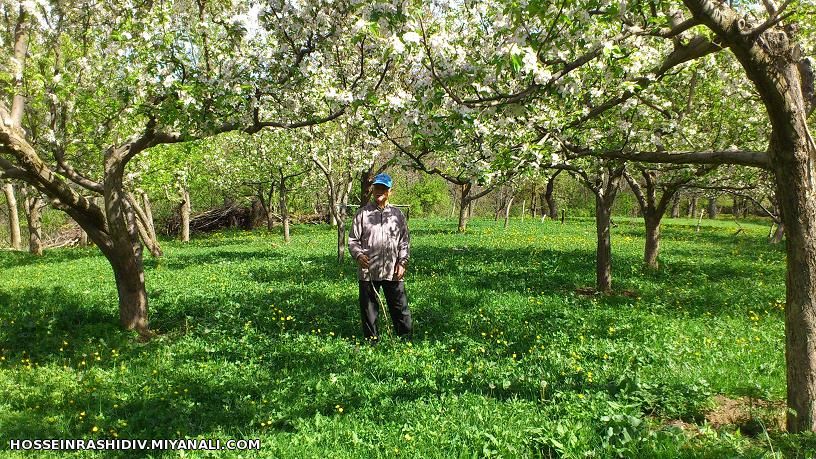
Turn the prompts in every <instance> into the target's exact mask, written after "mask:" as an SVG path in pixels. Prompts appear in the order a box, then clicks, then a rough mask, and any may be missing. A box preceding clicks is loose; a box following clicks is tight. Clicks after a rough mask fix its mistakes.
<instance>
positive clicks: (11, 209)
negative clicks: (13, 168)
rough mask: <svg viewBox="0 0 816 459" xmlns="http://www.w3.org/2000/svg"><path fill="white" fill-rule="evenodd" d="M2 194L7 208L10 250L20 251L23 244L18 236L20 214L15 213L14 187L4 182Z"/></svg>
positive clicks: (15, 198)
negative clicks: (4, 196) (4, 195)
mask: <svg viewBox="0 0 816 459" xmlns="http://www.w3.org/2000/svg"><path fill="white" fill-rule="evenodd" d="M3 192H4V193H5V194H6V205H7V206H8V214H9V236H10V237H11V248H12V249H14V250H21V249H22V248H23V242H22V236H21V235H20V214H19V213H18V212H17V197H16V196H15V194H14V185H13V184H12V183H11V182H6V183H5V184H4V185H3Z"/></svg>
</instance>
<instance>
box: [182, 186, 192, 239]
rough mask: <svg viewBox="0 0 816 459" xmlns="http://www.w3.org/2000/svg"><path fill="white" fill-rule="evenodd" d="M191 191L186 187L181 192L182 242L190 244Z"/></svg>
mask: <svg viewBox="0 0 816 459" xmlns="http://www.w3.org/2000/svg"><path fill="white" fill-rule="evenodd" d="M191 211H192V206H191V204H190V190H188V189H187V187H186V186H185V187H184V188H182V190H181V242H190V212H191Z"/></svg>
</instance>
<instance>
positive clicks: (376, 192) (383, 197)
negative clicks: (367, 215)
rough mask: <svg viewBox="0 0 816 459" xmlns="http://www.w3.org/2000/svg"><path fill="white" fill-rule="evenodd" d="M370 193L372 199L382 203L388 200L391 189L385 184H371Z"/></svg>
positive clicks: (379, 203)
mask: <svg viewBox="0 0 816 459" xmlns="http://www.w3.org/2000/svg"><path fill="white" fill-rule="evenodd" d="M371 194H372V195H373V196H374V200H375V201H376V202H377V204H378V205H383V204H385V203H386V202H387V201H388V196H389V195H390V194H391V190H389V189H388V187H386V186H385V185H383V184H380V183H377V184H375V185H372V187H371Z"/></svg>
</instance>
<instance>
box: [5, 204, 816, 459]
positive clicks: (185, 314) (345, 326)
mask: <svg viewBox="0 0 816 459" xmlns="http://www.w3.org/2000/svg"><path fill="white" fill-rule="evenodd" d="M616 222H617V223H618V226H617V227H616V228H614V230H613V275H614V286H615V290H616V293H615V294H613V295H611V296H597V295H592V294H589V295H587V294H583V293H579V292H583V291H585V290H586V289H585V288H586V287H591V286H592V285H593V282H594V244H595V241H594V237H595V230H594V226H593V222H592V220H590V219H585V220H569V221H567V222H566V223H565V224H560V223H557V222H551V221H547V222H543V223H542V222H539V221H531V220H529V219H528V220H527V221H525V222H524V223H521V222H519V221H518V220H514V221H513V222H512V223H511V227H510V228H509V229H507V230H503V229H502V227H501V222H498V223H497V222H493V221H488V220H484V221H474V222H471V225H470V228H469V230H468V233H467V234H466V235H460V234H456V233H455V229H456V222H454V221H445V220H421V219H413V220H411V222H410V227H411V229H412V246H413V250H412V262H411V265H410V271H409V275H408V279H407V288H408V295H409V300H410V305H411V309H412V311H413V315H414V321H415V322H414V323H415V339H414V341H413V343H411V344H404V343H401V342H397V341H396V340H392V339H390V338H389V337H388V336H387V334H386V335H385V337H384V340H383V342H382V343H381V344H380V345H379V346H376V347H372V346H368V345H365V344H361V343H360V342H359V341H360V335H361V332H360V324H359V312H358V306H357V283H356V277H355V271H354V268H353V266H352V264H351V262H350V261H348V259H347V261H346V263H344V264H343V265H342V266H338V265H337V263H336V261H335V254H334V248H333V241H334V240H335V235H334V233H333V230H332V229H331V228H329V227H327V226H296V227H295V228H294V230H293V241H292V243H291V244H289V245H285V244H283V243H282V241H281V237H280V236H279V235H278V234H269V233H265V232H256V233H242V232H227V233H222V234H214V235H210V236H206V237H198V238H195V239H194V240H193V241H192V242H191V243H189V244H187V245H182V244H180V243H177V242H173V241H165V242H164V243H163V246H164V249H165V253H166V255H165V256H164V257H163V258H162V259H161V260H153V259H149V258H148V259H147V261H146V277H147V288H148V292H149V296H150V320H151V325H152V327H153V328H154V330H156V331H157V332H158V333H159V337H158V338H156V339H154V340H152V341H151V342H149V343H147V344H142V343H139V342H137V340H135V339H134V336H133V334H132V333H129V332H124V331H121V330H120V329H119V328H118V327H117V320H118V312H117V308H116V294H115V287H114V283H113V276H112V272H111V269H110V267H109V266H108V265H107V263H106V261H105V259H104V258H103V257H102V256H101V255H100V254H99V252H98V251H97V250H95V249H61V250H54V251H50V252H47V253H46V255H45V256H44V257H42V258H33V257H31V256H29V255H28V254H25V253H12V252H9V251H2V252H0V305H1V307H0V394H2V395H1V396H0V456H4V457H8V456H10V457H30V456H31V455H30V454H27V453H22V452H10V451H8V449H7V448H8V445H9V443H8V442H9V440H10V439H21V438H29V439H31V438H40V439H42V438H87V439H92V438H104V439H113V438H118V439H178V438H205V439H221V440H222V444H225V443H226V440H227V439H255V438H257V439H260V442H261V450H260V451H259V452H255V453H252V452H246V451H243V452H238V451H232V452H230V451H220V452H202V451H186V455H185V457H202V456H208V457H209V456H212V457H216V456H217V457H239V456H240V457H248V456H251V457H255V456H261V457H292V458H301V457H320V458H322V457H347V458H357V457H418V458H420V457H421V458H427V457H493V456H498V457H616V456H624V457H665V458H673V457H711V458H719V457H773V456H772V454H777V455H778V454H780V453H781V454H784V455H785V457H813V456H814V454H816V436H814V435H811V434H804V435H796V436H794V435H788V434H786V433H784V432H783V431H782V430H781V429H780V425H779V423H780V419H781V418H782V417H784V403H782V402H783V401H784V397H785V368H784V346H783V343H784V335H783V333H784V330H783V305H784V292H785V287H784V274H785V273H784V271H785V268H784V251H783V246H782V245H780V246H773V245H770V244H768V243H767V241H766V239H765V237H766V235H767V232H768V227H767V225H764V226H763V225H760V224H749V223H741V225H742V228H743V231H742V232H740V233H739V234H736V235H735V232H736V230H737V227H736V225H735V224H734V223H733V222H727V221H714V222H708V221H704V222H703V227H702V229H701V230H700V232H699V233H696V232H695V230H694V226H695V225H696V222H695V221H691V220H682V219H680V220H671V219H667V220H666V221H665V222H664V226H663V239H662V253H661V256H660V262H661V268H660V269H659V270H658V271H654V272H650V271H645V270H643V269H642V252H643V227H642V224H641V223H640V222H639V220H637V219H616ZM386 333H387V332H386ZM772 451H773V453H772ZM40 454H42V453H40ZM63 454H65V455H77V456H81V457H117V456H118V457H131V456H149V457H176V456H178V455H180V454H181V452H179V451H159V450H152V451H142V452H134V451H128V452H110V451H108V452H90V451H84V452H75V453H63Z"/></svg>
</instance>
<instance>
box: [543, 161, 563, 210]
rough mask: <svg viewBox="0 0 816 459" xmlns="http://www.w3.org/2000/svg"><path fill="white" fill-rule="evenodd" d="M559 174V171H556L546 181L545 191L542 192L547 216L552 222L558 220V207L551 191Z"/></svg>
mask: <svg viewBox="0 0 816 459" xmlns="http://www.w3.org/2000/svg"><path fill="white" fill-rule="evenodd" d="M559 173H561V171H557V172H556V173H555V174H553V176H552V177H550V179H549V180H548V181H547V189H546V190H545V191H544V200H545V201H547V208H548V210H549V212H548V215H549V216H550V218H551V219H553V220H558V206H557V204H556V202H555V197H554V196H553V189H554V187H555V178H556V177H558V174H559Z"/></svg>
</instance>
